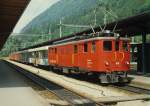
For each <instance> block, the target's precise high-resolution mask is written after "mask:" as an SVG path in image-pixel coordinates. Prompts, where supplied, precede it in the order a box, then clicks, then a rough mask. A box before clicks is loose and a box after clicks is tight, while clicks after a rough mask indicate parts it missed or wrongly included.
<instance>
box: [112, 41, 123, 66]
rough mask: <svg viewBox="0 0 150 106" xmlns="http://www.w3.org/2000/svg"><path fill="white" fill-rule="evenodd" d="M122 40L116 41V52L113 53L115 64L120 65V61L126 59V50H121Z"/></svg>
mask: <svg viewBox="0 0 150 106" xmlns="http://www.w3.org/2000/svg"><path fill="white" fill-rule="evenodd" d="M121 49H122V47H121V40H115V41H114V53H113V59H112V60H113V63H114V64H113V66H115V67H119V66H120V65H119V64H120V63H122V61H123V60H124V52H122V51H121Z"/></svg>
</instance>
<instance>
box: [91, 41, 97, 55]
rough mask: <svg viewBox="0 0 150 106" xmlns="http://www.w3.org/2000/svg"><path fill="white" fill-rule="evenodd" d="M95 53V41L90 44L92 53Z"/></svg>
mask: <svg viewBox="0 0 150 106" xmlns="http://www.w3.org/2000/svg"><path fill="white" fill-rule="evenodd" d="M95 51H96V43H95V41H93V42H92V52H93V53H94V52H95Z"/></svg>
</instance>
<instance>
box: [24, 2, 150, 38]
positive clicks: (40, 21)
mask: <svg viewBox="0 0 150 106" xmlns="http://www.w3.org/2000/svg"><path fill="white" fill-rule="evenodd" d="M95 8H96V11H97V12H96V14H97V25H98V24H103V21H104V14H105V13H106V14H107V16H106V21H107V22H110V21H115V20H119V19H121V18H125V17H128V16H132V15H135V14H138V13H141V12H143V11H146V10H148V9H150V0H126V1H124V0H117V1H116V0H61V1H59V2H58V3H56V4H55V5H53V6H52V7H50V8H49V9H48V10H47V11H45V12H44V13H42V14H41V15H39V16H38V17H36V18H35V19H34V20H33V21H32V22H30V23H29V24H28V25H27V26H26V27H25V28H24V29H23V30H22V32H24V33H37V34H39V33H48V32H49V30H51V32H52V33H53V37H58V35H59V30H58V29H59V26H58V24H59V21H60V19H61V18H63V20H62V22H63V23H65V24H66V23H67V24H78V25H94V19H95V18H94V10H95ZM104 9H106V11H108V12H110V13H111V14H113V15H115V17H114V16H113V15H111V14H109V13H107V12H106V11H104ZM116 17H117V18H116ZM80 30H83V29H81V28H69V27H64V28H63V35H67V34H70V33H72V32H74V31H80Z"/></svg>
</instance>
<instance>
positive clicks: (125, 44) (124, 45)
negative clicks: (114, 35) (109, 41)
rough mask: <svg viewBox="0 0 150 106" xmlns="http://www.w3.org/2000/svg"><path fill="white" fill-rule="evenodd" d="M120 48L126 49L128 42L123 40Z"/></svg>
mask: <svg viewBox="0 0 150 106" xmlns="http://www.w3.org/2000/svg"><path fill="white" fill-rule="evenodd" d="M122 48H123V50H124V51H128V42H127V41H123V43H122Z"/></svg>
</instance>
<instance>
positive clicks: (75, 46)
mask: <svg viewBox="0 0 150 106" xmlns="http://www.w3.org/2000/svg"><path fill="white" fill-rule="evenodd" d="M74 53H75V54H76V53H78V46H77V45H74Z"/></svg>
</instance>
